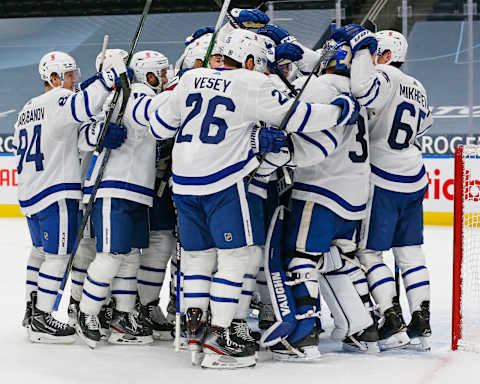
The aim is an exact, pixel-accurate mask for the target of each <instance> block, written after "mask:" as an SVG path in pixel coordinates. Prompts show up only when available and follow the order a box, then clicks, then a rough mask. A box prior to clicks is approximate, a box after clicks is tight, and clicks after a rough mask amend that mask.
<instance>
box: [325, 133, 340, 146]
mask: <svg viewBox="0 0 480 384" xmlns="http://www.w3.org/2000/svg"><path fill="white" fill-rule="evenodd" d="M322 132H323V133H324V134H325V135H327V137H328V138H329V139H330V140H332V142H333V145H334V146H335V148H337V147H338V142H337V139H335V136H333V135H332V134H331V133H330V132H329V131H327V130H325V131H322Z"/></svg>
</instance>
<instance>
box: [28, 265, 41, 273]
mask: <svg viewBox="0 0 480 384" xmlns="http://www.w3.org/2000/svg"><path fill="white" fill-rule="evenodd" d="M27 270H28V271H34V272H38V271H40V268H36V267H32V266H31V265H27Z"/></svg>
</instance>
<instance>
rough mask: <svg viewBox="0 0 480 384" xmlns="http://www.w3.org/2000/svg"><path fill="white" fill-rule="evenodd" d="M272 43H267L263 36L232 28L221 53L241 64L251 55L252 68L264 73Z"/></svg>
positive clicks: (271, 51) (272, 53)
mask: <svg viewBox="0 0 480 384" xmlns="http://www.w3.org/2000/svg"><path fill="white" fill-rule="evenodd" d="M273 48H274V44H267V40H266V38H265V37H264V36H260V35H258V34H256V33H254V32H251V31H247V30H244V29H234V30H233V31H232V32H231V33H230V34H229V35H228V36H226V37H225V40H224V42H223V44H222V51H223V55H224V56H227V57H229V58H231V59H232V60H235V61H236V62H238V63H241V64H242V68H245V62H246V61H247V59H248V58H250V57H252V58H253V62H254V64H255V68H254V70H255V71H257V72H261V73H265V72H266V71H267V56H269V55H272V56H273V57H275V53H274V52H273Z"/></svg>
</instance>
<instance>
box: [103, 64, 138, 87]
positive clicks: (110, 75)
mask: <svg viewBox="0 0 480 384" xmlns="http://www.w3.org/2000/svg"><path fill="white" fill-rule="evenodd" d="M126 69H127V76H128V80H129V81H132V80H133V69H132V68H130V67H126ZM98 79H99V80H100V81H101V83H102V84H103V86H104V87H105V89H106V90H107V91H113V90H114V89H117V88H121V84H120V77H119V76H118V74H117V71H116V70H115V68H111V69H109V70H108V71H102V73H99V74H98Z"/></svg>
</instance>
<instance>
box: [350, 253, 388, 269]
mask: <svg viewBox="0 0 480 384" xmlns="http://www.w3.org/2000/svg"><path fill="white" fill-rule="evenodd" d="M355 255H356V256H357V258H358V260H359V261H360V264H362V265H363V266H364V267H365V268H366V269H368V268H370V267H372V266H374V265H375V264H379V263H383V252H382V251H373V250H371V249H359V250H358V251H357V252H356V253H355Z"/></svg>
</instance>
